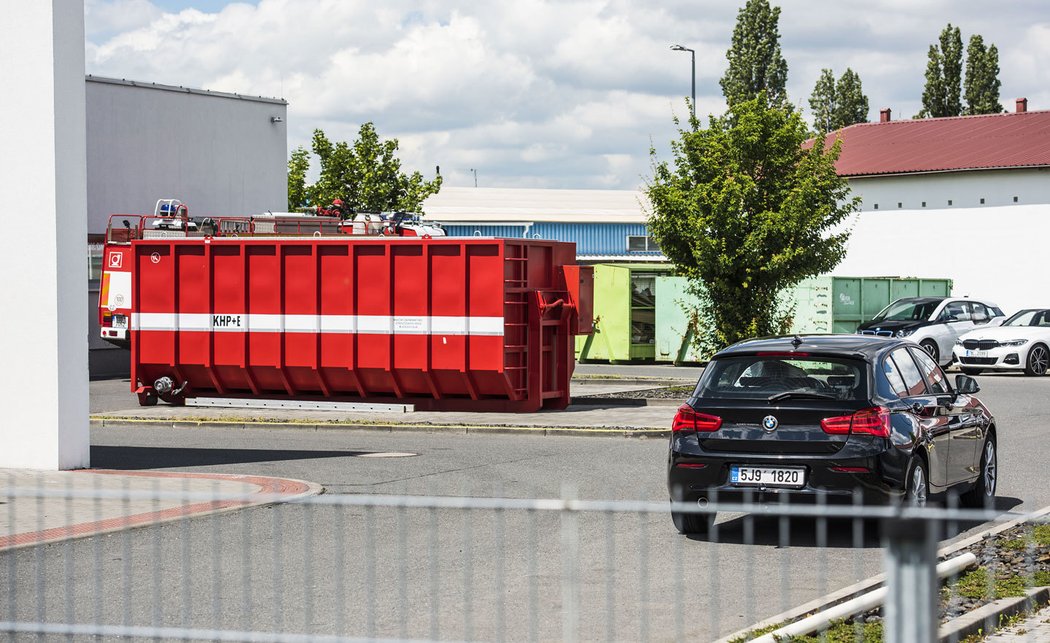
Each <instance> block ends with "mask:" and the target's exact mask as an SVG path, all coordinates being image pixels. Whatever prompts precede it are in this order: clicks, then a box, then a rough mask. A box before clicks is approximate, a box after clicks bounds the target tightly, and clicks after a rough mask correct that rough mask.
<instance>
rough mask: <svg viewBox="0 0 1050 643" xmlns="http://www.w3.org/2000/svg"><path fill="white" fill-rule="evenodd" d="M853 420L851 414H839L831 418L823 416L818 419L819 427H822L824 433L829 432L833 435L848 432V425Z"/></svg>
mask: <svg viewBox="0 0 1050 643" xmlns="http://www.w3.org/2000/svg"><path fill="white" fill-rule="evenodd" d="M851 422H853V416H852V415H840V416H838V417H833V418H824V419H823V420H821V421H820V428H822V429H824V433H831V434H833V435H844V434H846V433H849V425H850V423H851Z"/></svg>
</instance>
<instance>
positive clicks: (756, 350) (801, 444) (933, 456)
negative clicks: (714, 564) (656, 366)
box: [667, 335, 997, 533]
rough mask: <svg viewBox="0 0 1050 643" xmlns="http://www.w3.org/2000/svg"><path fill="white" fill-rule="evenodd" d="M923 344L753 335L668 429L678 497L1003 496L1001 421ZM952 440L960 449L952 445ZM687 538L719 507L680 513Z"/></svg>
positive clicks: (978, 502) (733, 349)
mask: <svg viewBox="0 0 1050 643" xmlns="http://www.w3.org/2000/svg"><path fill="white" fill-rule="evenodd" d="M978 390H979V389H978V385H977V381H976V380H974V379H973V378H972V377H970V376H968V375H957V376H956V378H955V385H954V386H952V385H951V384H950V383H949V382H948V378H947V376H946V375H945V374H944V371H942V370H941V368H940V367H939V366H938V365H937V364H936V362H934V361H933V359H931V357H930V356H929V355H928V354H927V353H926V352H925V351H924V350H922V349H921V348H920V347H919V346H917V345H915V344H914V343H912V342H910V341H908V340H905V339H897V338H882V337H869V336H863V335H859V336H858V335H820V336H816V335H811V336H805V337H797V336H796V337H795V338H790V337H781V338H768V339H758V340H749V341H745V342H741V343H738V344H735V345H733V346H730V347H729V348H726V349H724V350H722V351H720V352H718V353H717V354H715V356H714V357H713V358H712V359H711V361H710V363H709V364H708V366H707V368H706V369H704V373H703V375H701V377H700V380H699V381H698V382H697V385H696V388H695V389H694V391H693V393H692V395H690V397H689V400H688V401H687V402H686V403H685V404H683V405H682V406H681V407H679V409H678V413H677V414H676V415H675V418H674V422H673V424H672V427H671V438H670V454H669V456H668V460H667V483H668V490H669V492H670V496H671V499H672V501H679V502H685V503H689V504H693V503H700V504H704V503H707V502H708V501H710V500H712V499H716V500H717V501H719V502H724V501H728V502H731V503H732V502H741V501H747V500H748V499H750V500H751V501H754V502H759V503H762V502H774V501H776V502H779V501H780V498H781V496H782V495H783V494H788V495H789V496H791V498H790V500H791V501H792V502H796V501H798V500H802V499H806V498H808V499H813V498H815V497H816V496H818V495H821V494H823V495H824V496H825V498H826V499H828V500H829V501H830V500H835V499H840V500H843V501H847V502H851V501H852V500H853V496H854V494H856V493H860V494H863V497H864V500H865V502H871V503H884V502H901V501H906V502H910V503H913V504H915V505H920V506H921V505H925V504H926V503H927V501H928V500H930V499H934V498H940V497H942V496H944V495H945V494H947V493H948V492H949V491H955V492H959V493H961V494H962V495H961V500H962V502H963V503H964V504H966V505H968V506H983V505H984V503H986V502H989V501H991V499H992V498H994V496H995V485H996V478H997V460H996V426H995V420H994V418H993V417H992V414H991V412H989V410H988V409H987V408H986V407H985V406H984V404H982V403H981V402H980V400H978V399H977V398H976V397H975V396H974V394H975V393H977V391H978ZM949 445H950V447H949ZM671 516H672V518H673V520H674V524H675V526H676V527H677V528H678V530H679V531H680V532H682V533H695V532H703V531H705V530H706V529H707V528H708V527H709V526H710V525H711V524H712V523H713V522H714V515H713V514H710V513H706V514H705V513H698V512H697V513H692V512H683V511H672V513H671Z"/></svg>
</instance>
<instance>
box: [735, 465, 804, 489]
mask: <svg viewBox="0 0 1050 643" xmlns="http://www.w3.org/2000/svg"><path fill="white" fill-rule="evenodd" d="M729 483H730V484H735V485H742V486H755V487H803V486H805V484H806V471H805V469H803V468H802V467H793V468H787V467H749V466H741V465H733V466H731V467H729Z"/></svg>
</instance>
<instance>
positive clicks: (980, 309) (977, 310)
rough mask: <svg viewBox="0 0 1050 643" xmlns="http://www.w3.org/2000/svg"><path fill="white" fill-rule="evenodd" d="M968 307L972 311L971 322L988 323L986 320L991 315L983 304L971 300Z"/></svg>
mask: <svg viewBox="0 0 1050 643" xmlns="http://www.w3.org/2000/svg"><path fill="white" fill-rule="evenodd" d="M970 309H971V310H972V311H973V316H972V317H971V319H973V323H975V324H986V323H988V320H990V319H991V318H992V316H991V315H989V314H988V309H987V308H985V307H984V304H979V303H977V302H976V301H971V302H970Z"/></svg>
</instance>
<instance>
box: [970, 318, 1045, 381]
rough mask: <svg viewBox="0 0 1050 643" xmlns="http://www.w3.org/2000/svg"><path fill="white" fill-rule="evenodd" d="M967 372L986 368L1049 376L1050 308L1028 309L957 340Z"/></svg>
mask: <svg viewBox="0 0 1050 643" xmlns="http://www.w3.org/2000/svg"><path fill="white" fill-rule="evenodd" d="M955 359H957V360H958V361H959V364H960V365H961V367H962V371H963V373H966V374H968V375H979V374H980V373H981V372H983V371H985V370H994V371H1024V374H1025V375H1046V371H1047V368H1048V367H1050V309H1048V308H1027V309H1025V310H1022V311H1020V312H1018V313H1017V314H1015V315H1013V316H1012V317H1010V319H1007V320H1006V321H1004V322H1003V323H1002V325H1000V326H996V327H994V328H987V327H985V328H981V329H979V330H973V331H970V332H968V333H966V334H965V335H963V336H962V337H960V338H959V339H958V340H957V341H956V342H955Z"/></svg>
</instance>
